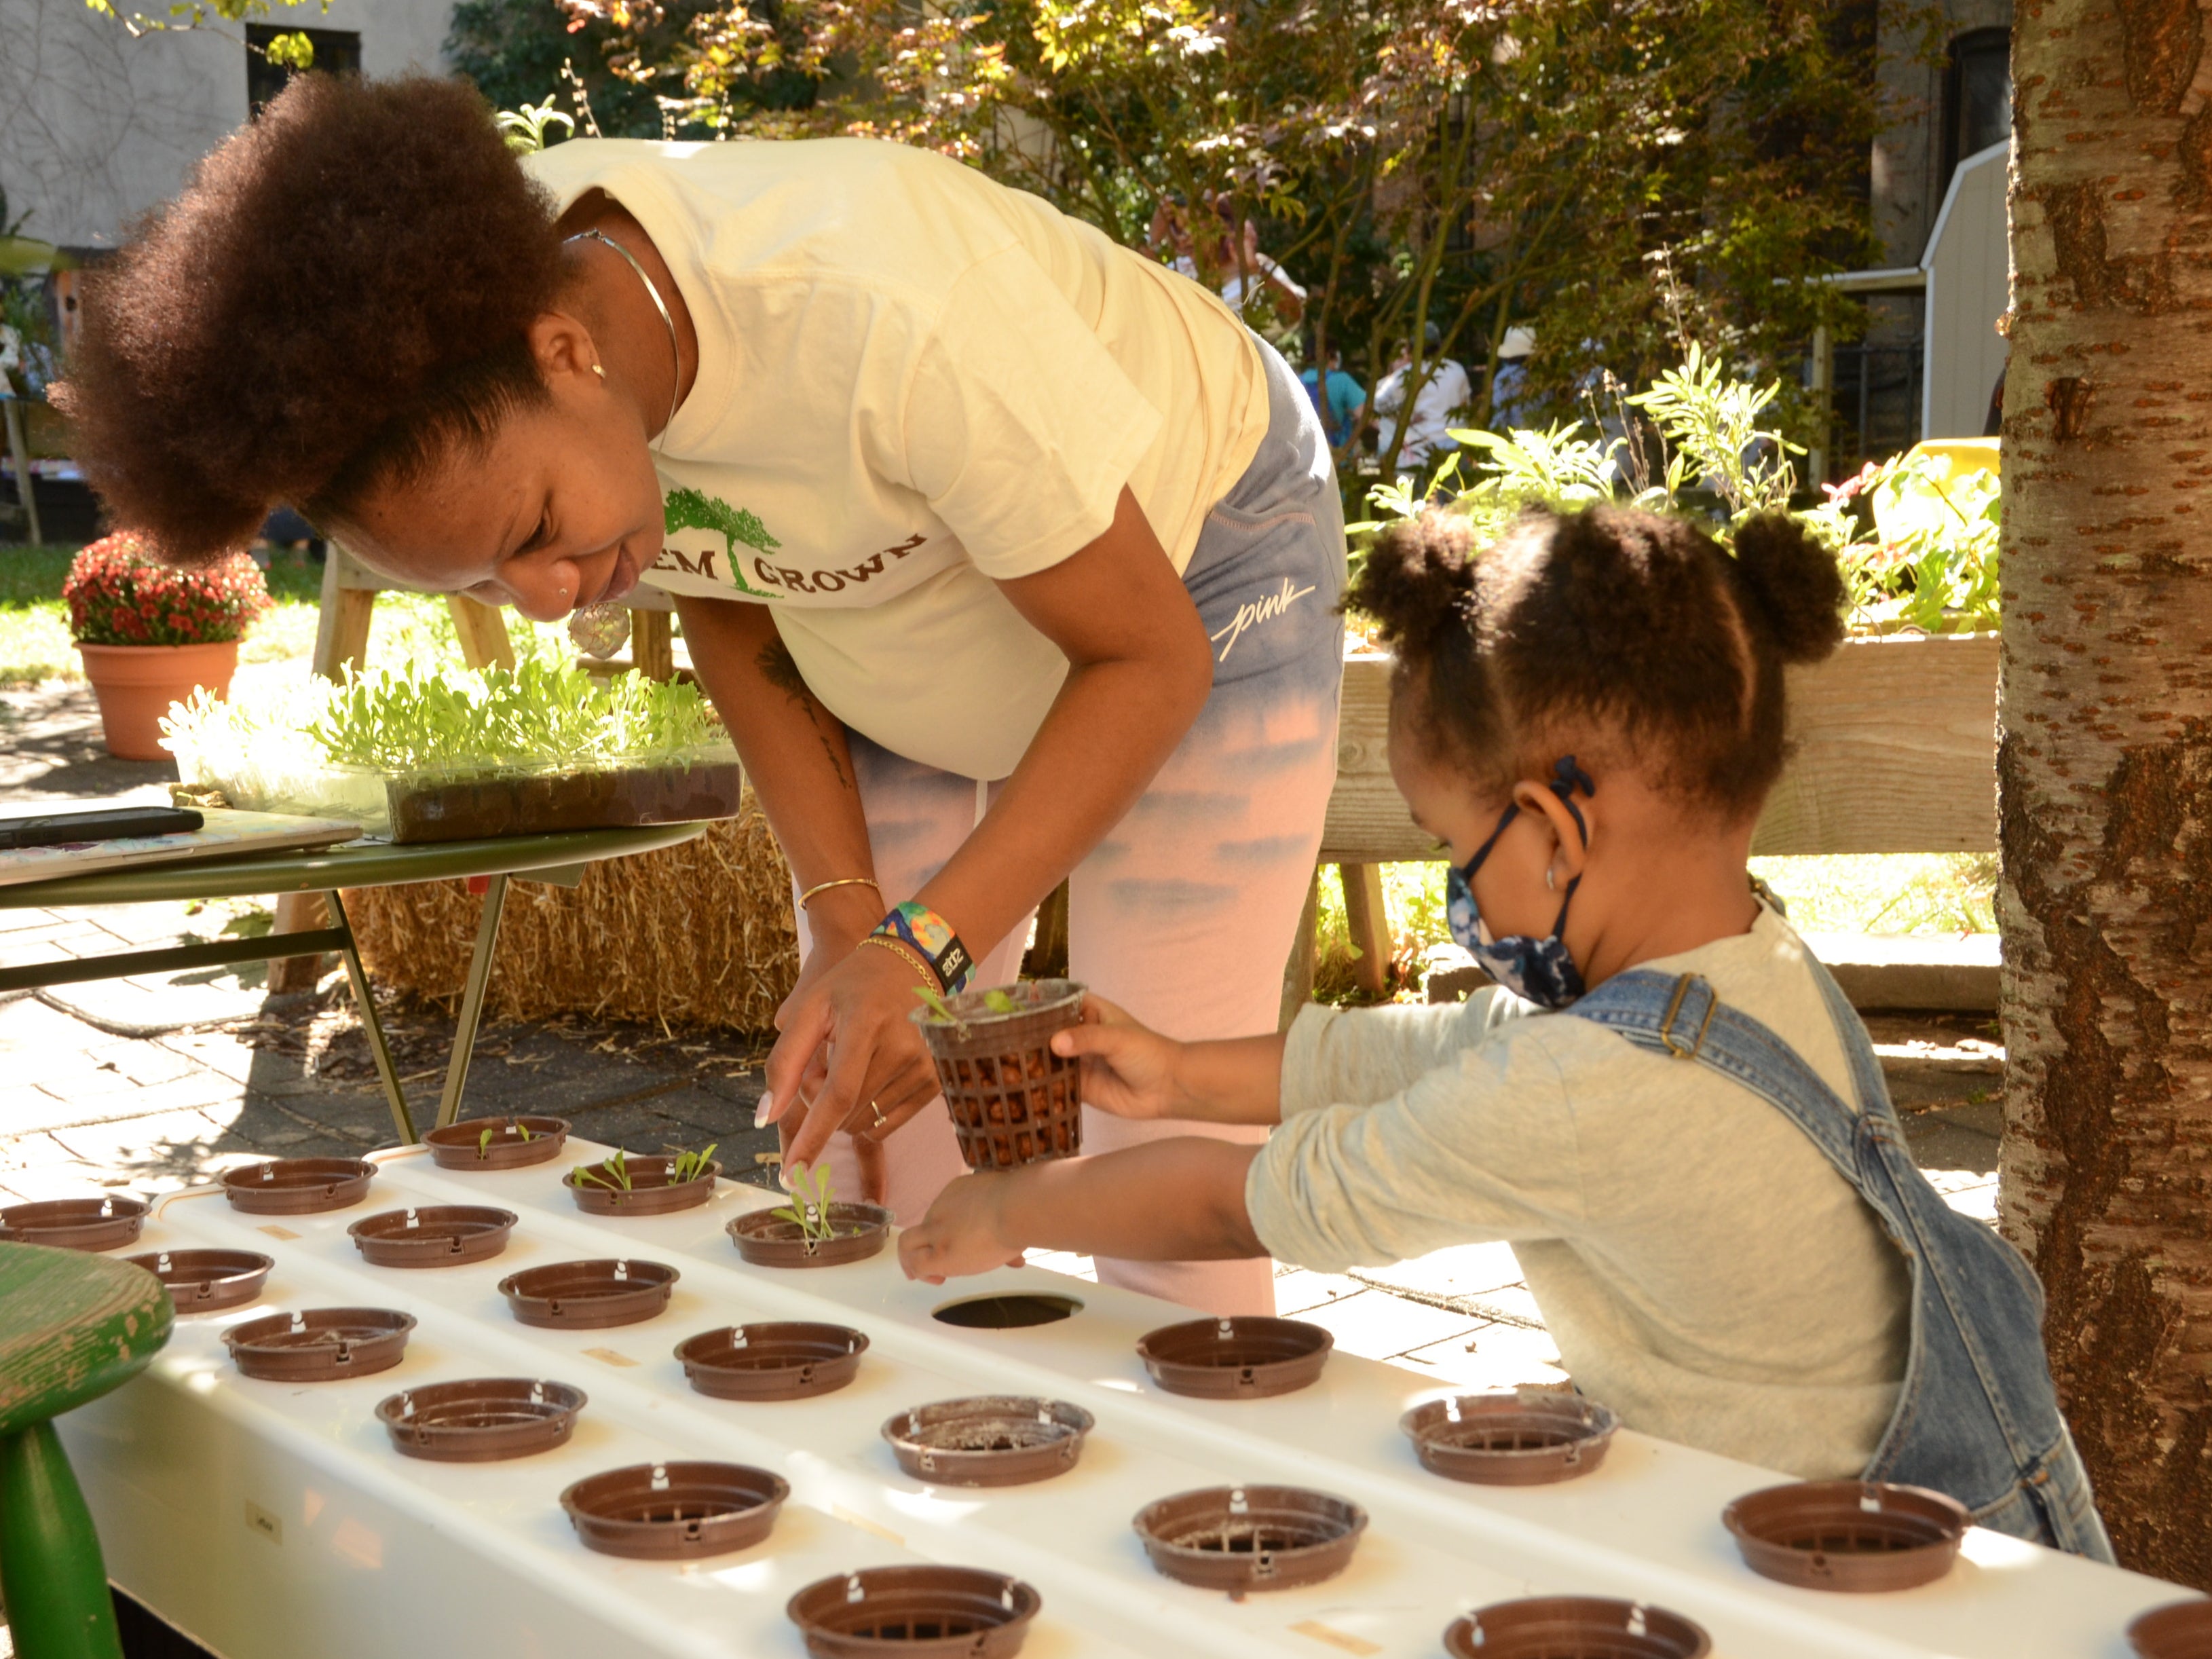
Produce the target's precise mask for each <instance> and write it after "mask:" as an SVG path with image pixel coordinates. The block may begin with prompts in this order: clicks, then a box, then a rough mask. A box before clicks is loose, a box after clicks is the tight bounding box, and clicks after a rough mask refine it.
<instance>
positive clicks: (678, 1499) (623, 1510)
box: [561, 1462, 791, 1561]
mask: <svg viewBox="0 0 2212 1659" xmlns="http://www.w3.org/2000/svg"><path fill="white" fill-rule="evenodd" d="M790 1496H791V1488H790V1486H788V1485H787V1484H786V1483H785V1481H784V1480H783V1478H782V1477H781V1475H777V1474H770V1473H769V1471H768V1470H766V1469H756V1468H747V1467H746V1466H745V1465H744V1464H743V1463H672V1462H671V1463H635V1464H632V1465H631V1466H630V1467H629V1468H622V1469H609V1470H608V1471H607V1472H606V1473H605V1474H595V1475H592V1476H591V1477H589V1478H588V1479H586V1480H579V1481H578V1482H576V1484H575V1485H574V1486H571V1487H569V1488H568V1491H566V1492H562V1494H561V1507H562V1509H564V1510H568V1519H569V1521H570V1522H571V1523H572V1524H573V1525H574V1527H575V1528H576V1536H577V1537H579V1538H580V1539H582V1540H583V1541H584V1542H585V1543H586V1545H588V1546H589V1547H592V1549H595V1550H598V1551H599V1553H601V1554H603V1555H625V1556H629V1557H631V1558H633V1559H637V1560H641V1561H684V1560H691V1559H696V1558H697V1557H700V1556H702V1555H726V1554H728V1553H730V1552H731V1551H732V1550H742V1549H749V1548H750V1547H752V1546H753V1545H755V1544H757V1543H759V1542H760V1541H761V1540H762V1539H763V1538H765V1537H767V1536H768V1535H769V1533H770V1532H772V1531H774V1530H775V1517H776V1512H777V1511H778V1510H781V1508H782V1507H783V1500H784V1499H785V1498H788V1497H790Z"/></svg>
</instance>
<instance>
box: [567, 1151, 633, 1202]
mask: <svg viewBox="0 0 2212 1659" xmlns="http://www.w3.org/2000/svg"><path fill="white" fill-rule="evenodd" d="M625 1156H626V1155H625V1154H624V1153H623V1151H622V1150H621V1149H620V1148H619V1147H617V1149H616V1152H615V1155H614V1156H613V1157H612V1158H609V1159H608V1160H607V1161H606V1162H605V1164H599V1165H597V1166H594V1165H592V1164H578V1165H577V1166H576V1167H575V1168H574V1169H573V1170H569V1171H568V1184H569V1185H570V1186H571V1187H604V1188H606V1189H607V1190H608V1191H609V1192H611V1193H626V1192H628V1191H629V1189H630V1182H629V1164H627V1163H626V1162H624V1158H625Z"/></svg>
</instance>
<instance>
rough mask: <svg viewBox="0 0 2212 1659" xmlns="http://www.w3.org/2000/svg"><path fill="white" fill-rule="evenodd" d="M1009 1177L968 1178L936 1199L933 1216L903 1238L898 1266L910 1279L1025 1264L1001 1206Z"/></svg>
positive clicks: (933, 1279)
mask: <svg viewBox="0 0 2212 1659" xmlns="http://www.w3.org/2000/svg"><path fill="white" fill-rule="evenodd" d="M1009 1178H1010V1177H1009V1176H1006V1175H1003V1174H987V1175H964V1176H961V1177H959V1179H957V1181H954V1182H951V1184H950V1185H948V1186H947V1187H946V1188H945V1190H944V1191H943V1192H941V1193H939V1194H938V1195H937V1200H936V1201H935V1202H934V1203H933V1204H932V1205H931V1206H929V1213H928V1214H927V1215H926V1216H924V1217H922V1218H921V1221H920V1222H918V1223H917V1224H916V1225H914V1226H911V1227H908V1228H907V1229H906V1230H905V1231H902V1232H901V1233H900V1234H899V1241H898V1250H899V1266H900V1267H902V1268H904V1269H905V1270H906V1276H907V1277H908V1279H923V1280H926V1281H927V1282H928V1283H929V1284H932V1285H942V1284H943V1283H944V1282H945V1280H946V1279H959V1278H963V1277H964V1276H966V1275H967V1274H969V1273H988V1272H990V1271H991V1269H992V1268H994V1267H1019V1266H1020V1265H1021V1260H1022V1253H1021V1247H1020V1246H1019V1245H1018V1244H1016V1243H1013V1242H1012V1241H1011V1240H1009V1239H1007V1238H1006V1237H1005V1236H1004V1206H1003V1205H1002V1204H1001V1202H1000V1200H1001V1199H1002V1197H1003V1195H1004V1191H1005V1188H1006V1182H1007V1181H1008V1179H1009Z"/></svg>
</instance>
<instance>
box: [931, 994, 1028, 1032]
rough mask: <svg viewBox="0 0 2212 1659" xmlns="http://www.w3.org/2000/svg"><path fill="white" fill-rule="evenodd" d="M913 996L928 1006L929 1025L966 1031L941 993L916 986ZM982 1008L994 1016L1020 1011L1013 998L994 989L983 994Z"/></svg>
mask: <svg viewBox="0 0 2212 1659" xmlns="http://www.w3.org/2000/svg"><path fill="white" fill-rule="evenodd" d="M914 994H915V995H916V996H918V997H920V998H921V1000H922V1001H923V1002H924V1003H926V1004H927V1006H928V1008H929V1012H930V1024H933V1025H957V1026H958V1027H960V1029H961V1030H963V1031H964V1030H967V1029H968V1022H967V1021H966V1020H964V1019H963V1018H960V1016H959V1015H958V1014H957V1013H955V1012H952V1005H951V1003H949V1002H947V1001H946V1000H945V994H944V993H943V992H941V991H939V990H936V989H934V988H933V987H930V986H927V985H917V986H915V987H914ZM983 1006H984V1007H985V1008H987V1009H988V1010H989V1011H990V1012H992V1013H994V1014H1018V1013H1019V1012H1021V1011H1022V1009H1021V1005H1020V1004H1019V1003H1018V1002H1016V1001H1015V1000H1013V998H1012V997H1010V996H1008V995H1007V994H1006V993H1005V992H1004V991H1001V990H998V989H995V988H994V989H992V990H988V991H986V992H984V993H983Z"/></svg>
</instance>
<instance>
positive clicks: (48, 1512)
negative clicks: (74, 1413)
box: [0, 1419, 123, 1659]
mask: <svg viewBox="0 0 2212 1659" xmlns="http://www.w3.org/2000/svg"><path fill="white" fill-rule="evenodd" d="M0 1596H4V1597H5V1598H6V1602H7V1607H8V1630H9V1635H11V1636H12V1637H14V1638H15V1653H16V1656H17V1659H123V1638H122V1636H121V1634H120V1633H119V1632H118V1631H117V1630H116V1628H115V1603H114V1602H113V1601H112V1600H110V1599H109V1597H108V1594H107V1568H106V1564H105V1562H104V1561H103V1560H102V1559H101V1557H100V1534H98V1533H97V1532H95V1531H94V1530H93V1525H92V1511H91V1510H88V1509H87V1508H86V1507H85V1503H84V1493H83V1492H82V1491H81V1490H79V1488H78V1486H77V1484H76V1474H74V1473H73V1472H72V1471H71V1470H70V1465H69V1458H68V1456H67V1455H66V1454H64V1452H63V1450H62V1443H61V1437H60V1436H58V1435H57V1434H56V1433H55V1432H54V1425H53V1423H52V1420H51V1419H49V1420H46V1421H43V1422H38V1423H33V1424H32V1425H30V1426H29V1427H28V1428H27V1429H22V1430H19V1431H16V1432H15V1433H14V1434H7V1435H0Z"/></svg>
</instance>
